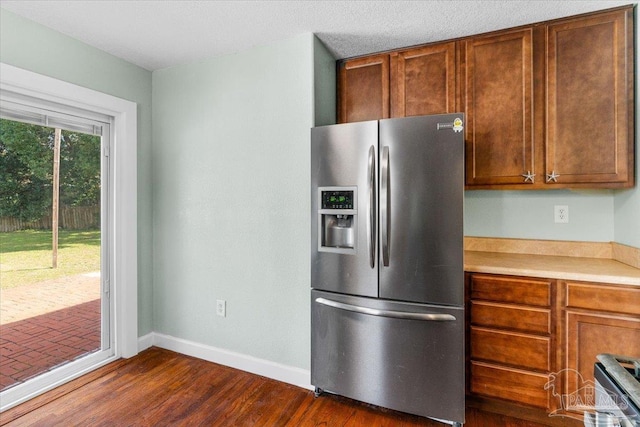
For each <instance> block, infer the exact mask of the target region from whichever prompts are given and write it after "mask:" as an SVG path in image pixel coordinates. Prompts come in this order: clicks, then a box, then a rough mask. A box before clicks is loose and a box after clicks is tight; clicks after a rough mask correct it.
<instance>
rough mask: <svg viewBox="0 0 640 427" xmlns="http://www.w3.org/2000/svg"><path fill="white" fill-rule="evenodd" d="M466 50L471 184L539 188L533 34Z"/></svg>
mask: <svg viewBox="0 0 640 427" xmlns="http://www.w3.org/2000/svg"><path fill="white" fill-rule="evenodd" d="M462 46H463V52H462V69H463V70H464V71H463V76H464V80H463V92H462V93H463V98H464V112H465V113H466V118H467V126H466V129H465V139H466V156H467V160H466V184H467V185H468V186H472V185H491V184H533V182H534V179H536V177H534V176H533V174H534V173H536V170H535V168H534V141H533V92H532V91H533V51H532V47H533V29H524V30H520V31H513V32H508V33H501V34H498V35H493V36H486V37H478V38H472V39H470V40H467V41H465V42H463V44H462ZM527 175H530V176H531V178H527Z"/></svg>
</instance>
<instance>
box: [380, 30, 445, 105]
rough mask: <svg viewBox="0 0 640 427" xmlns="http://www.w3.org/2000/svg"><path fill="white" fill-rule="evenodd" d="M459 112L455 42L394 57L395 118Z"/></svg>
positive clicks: (392, 55) (392, 82)
mask: <svg viewBox="0 0 640 427" xmlns="http://www.w3.org/2000/svg"><path fill="white" fill-rule="evenodd" d="M456 111H457V110H456V43H455V42H450V43H442V44H436V45H429V46H424V47H420V48H417V49H409V50H404V51H401V52H394V53H392V54H391V117H407V116H419V115H427V114H445V113H455V112H456Z"/></svg>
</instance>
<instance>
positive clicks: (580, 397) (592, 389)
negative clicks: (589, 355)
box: [544, 369, 628, 417]
mask: <svg viewBox="0 0 640 427" xmlns="http://www.w3.org/2000/svg"><path fill="white" fill-rule="evenodd" d="M562 375H566V377H565V378H566V379H567V380H568V379H569V378H570V377H571V376H575V377H574V378H575V380H576V389H575V390H574V391H573V392H571V393H566V394H561V393H559V392H558V391H557V390H556V386H558V388H560V385H561V378H562ZM556 381H557V383H556ZM598 387H600V390H601V391H602V392H601V393H596V384H595V383H594V382H593V381H591V380H585V379H584V378H583V377H582V375H581V374H580V373H579V372H578V371H576V370H575V369H563V370H561V371H559V372H553V373H551V374H549V381H547V383H546V384H545V385H544V389H545V390H549V393H551V396H550V399H551V398H553V399H555V400H556V402H557V404H556V407H557V409H556V410H554V411H552V412H551V413H550V414H549V416H550V417H553V416H563V415H565V414H566V413H567V412H568V411H572V412H585V411H593V410H595V409H598V410H600V411H603V410H604V411H613V410H615V409H622V410H624V409H626V407H627V405H628V403H627V402H626V401H624V400H623V399H620V398H619V397H618V396H616V395H615V394H614V393H612V392H611V391H609V390H607V389H606V388H604V387H602V386H600V385H599V386H598Z"/></svg>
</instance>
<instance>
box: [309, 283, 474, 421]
mask: <svg viewBox="0 0 640 427" xmlns="http://www.w3.org/2000/svg"><path fill="white" fill-rule="evenodd" d="M311 331H312V333H311V355H312V356H311V384H312V385H314V386H315V387H318V388H320V389H322V390H324V391H328V392H331V393H336V394H339V395H342V396H346V397H350V398H352V399H356V400H360V401H363V402H367V403H371V404H374V405H378V406H382V407H385V408H390V409H395V410H398V411H403V412H408V413H411V414H416V415H421V416H427V417H432V418H439V419H445V420H450V421H455V422H458V423H463V422H464V404H465V401H464V393H465V390H464V385H465V384H464V309H463V308H462V307H443V306H432V305H426V304H415V303H402V302H395V301H385V300H379V299H373V298H362V297H353V296H347V295H341V294H335V293H330V292H322V291H316V290H312V291H311Z"/></svg>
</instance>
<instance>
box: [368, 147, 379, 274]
mask: <svg viewBox="0 0 640 427" xmlns="http://www.w3.org/2000/svg"><path fill="white" fill-rule="evenodd" d="M367 183H368V187H369V188H368V190H369V200H368V202H367V212H368V215H367V243H368V244H369V266H370V267H371V268H374V267H375V265H376V211H377V208H376V149H375V147H374V146H373V145H372V146H371V147H370V148H369V162H368V167H367Z"/></svg>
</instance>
